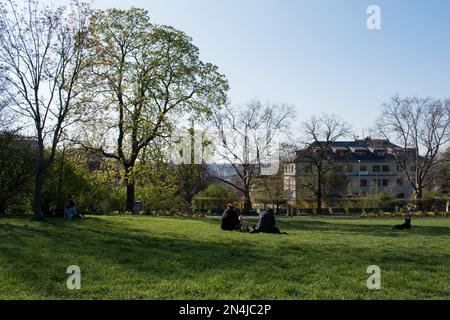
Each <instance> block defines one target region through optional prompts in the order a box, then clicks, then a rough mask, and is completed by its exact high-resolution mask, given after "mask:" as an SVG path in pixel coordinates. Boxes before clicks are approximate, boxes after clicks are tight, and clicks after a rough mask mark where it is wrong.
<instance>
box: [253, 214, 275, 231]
mask: <svg viewBox="0 0 450 320" xmlns="http://www.w3.org/2000/svg"><path fill="white" fill-rule="evenodd" d="M275 225H276V222H275V216H274V214H273V212H272V210H271V209H269V210H263V211H262V212H261V214H260V215H259V220H258V223H257V224H256V226H255V227H254V228H253V231H252V233H260V232H262V233H281V232H280V229H278V228H277V227H276V226H275Z"/></svg>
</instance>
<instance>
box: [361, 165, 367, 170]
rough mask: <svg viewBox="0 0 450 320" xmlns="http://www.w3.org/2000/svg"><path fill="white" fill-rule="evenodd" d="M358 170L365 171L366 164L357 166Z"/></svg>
mask: <svg viewBox="0 0 450 320" xmlns="http://www.w3.org/2000/svg"><path fill="white" fill-rule="evenodd" d="M359 171H367V166H359Z"/></svg>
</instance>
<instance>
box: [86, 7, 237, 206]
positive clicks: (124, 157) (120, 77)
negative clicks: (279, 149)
mask: <svg viewBox="0 0 450 320" xmlns="http://www.w3.org/2000/svg"><path fill="white" fill-rule="evenodd" d="M91 34H92V39H91V46H90V48H91V51H92V53H93V54H95V56H96V61H95V64H94V67H93V68H92V71H91V76H90V78H89V79H88V80H89V81H88V83H90V84H88V85H87V86H86V87H87V88H89V89H90V90H91V91H92V92H93V93H92V95H93V96H96V97H97V98H98V99H97V100H98V101H100V104H99V105H100V109H99V111H100V112H94V113H96V114H97V115H98V116H99V117H100V118H101V119H100V122H101V123H103V124H104V128H103V130H104V131H105V133H104V135H103V136H106V137H110V141H114V142H105V141H103V142H102V143H101V145H100V146H98V145H97V146H93V145H92V144H90V145H89V144H88V143H86V142H84V143H83V144H84V145H85V146H87V147H90V148H92V147H94V148H98V149H100V150H101V151H102V153H103V155H104V156H106V157H110V158H113V159H116V160H117V161H118V162H119V163H120V164H121V165H122V166H123V168H124V174H125V183H126V187H127V200H126V210H127V211H132V210H133V203H134V198H135V179H136V172H135V165H136V162H137V160H138V158H139V155H140V153H141V152H142V150H143V149H144V148H150V147H151V146H152V145H154V143H155V142H156V141H159V139H161V138H168V137H169V136H170V134H171V132H172V131H173V129H174V126H175V125H176V122H177V120H178V119H182V118H183V117H184V116H186V115H188V114H195V115H196V116H197V117H199V118H200V117H202V116H208V115H210V114H211V112H212V109H213V108H215V107H218V106H220V105H222V104H223V103H224V102H225V100H226V91H227V90H228V83H227V81H226V79H225V77H224V76H223V75H221V74H220V73H218V71H217V70H218V68H217V67H216V66H214V65H212V64H210V63H204V62H203V61H201V60H200V58H199V50H198V48H197V47H195V46H194V45H193V44H192V39H191V38H190V37H189V36H187V35H186V34H185V33H183V32H181V31H179V30H176V29H175V28H172V27H169V26H158V25H154V24H152V23H151V21H150V18H149V16H148V12H147V11H146V10H143V9H138V8H131V9H129V10H120V9H108V10H106V11H97V12H96V13H95V15H94V17H93V19H92V21H91ZM93 106H94V107H97V106H98V105H93ZM105 108H106V109H105ZM91 114H92V113H91ZM96 120H99V119H96ZM97 123H99V122H98V121H97ZM86 130H89V127H88V128H87V129H86ZM94 130H98V128H95V129H94ZM113 144H114V146H113V147H112V146H111V145H113Z"/></svg>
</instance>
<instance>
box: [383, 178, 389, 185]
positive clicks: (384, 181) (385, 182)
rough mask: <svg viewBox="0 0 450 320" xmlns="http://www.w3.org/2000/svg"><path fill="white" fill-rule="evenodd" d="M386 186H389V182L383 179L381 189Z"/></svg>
mask: <svg viewBox="0 0 450 320" xmlns="http://www.w3.org/2000/svg"><path fill="white" fill-rule="evenodd" d="M387 186H389V180H388V179H383V187H387Z"/></svg>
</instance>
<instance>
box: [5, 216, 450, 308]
mask: <svg viewBox="0 0 450 320" xmlns="http://www.w3.org/2000/svg"><path fill="white" fill-rule="evenodd" d="M400 222H401V220H400V219H381V218H377V219H333V218H329V219H307V218H306V219H290V220H286V219H279V221H278V225H279V227H280V228H281V229H282V231H287V232H288V235H269V234H244V233H238V232H223V231H221V230H220V228H219V220H217V219H207V218H199V219H185V218H156V217H130V216H127V217H125V216H115V217H106V216H105V217H88V220H86V221H67V220H63V219H50V220H49V221H48V222H43V223H42V222H34V221H31V219H30V218H29V217H27V216H21V217H2V218H0V239H1V240H0V298H1V299H449V298H450V219H445V218H422V219H419V218H416V219H413V226H414V227H413V229H412V230H410V231H394V230H392V229H391V226H392V225H393V224H396V223H400ZM69 265H78V266H79V267H80V268H81V290H68V289H67V287H66V280H67V277H68V276H69V275H68V274H66V269H67V267H68V266H69ZM369 265H378V266H380V268H381V271H382V280H381V281H382V283H381V286H382V288H381V290H378V291H374V290H368V289H367V287H366V280H367V278H368V276H369V275H368V274H367V273H366V268H367V267H368V266H369Z"/></svg>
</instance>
